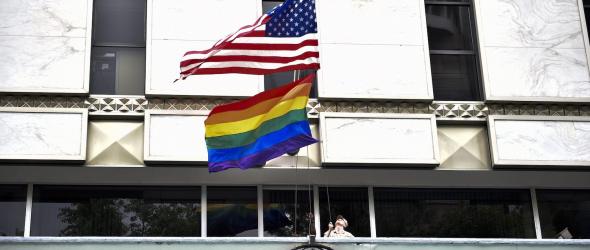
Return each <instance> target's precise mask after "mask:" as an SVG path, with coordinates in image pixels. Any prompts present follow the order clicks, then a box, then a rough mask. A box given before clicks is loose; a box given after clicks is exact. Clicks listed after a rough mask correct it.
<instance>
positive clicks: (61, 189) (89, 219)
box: [31, 186, 201, 237]
mask: <svg viewBox="0 0 590 250" xmlns="http://www.w3.org/2000/svg"><path fill="white" fill-rule="evenodd" d="M200 202H201V191H200V189H199V188H192V187H106V186H35V188H34V195H33V213H32V222H31V235H34V236H193V237H195V236H200V235H201V233H200V231H201V207H200Z"/></svg>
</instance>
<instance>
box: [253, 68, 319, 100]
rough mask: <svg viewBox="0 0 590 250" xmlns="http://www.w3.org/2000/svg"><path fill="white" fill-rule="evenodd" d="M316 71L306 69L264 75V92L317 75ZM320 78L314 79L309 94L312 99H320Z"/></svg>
mask: <svg viewBox="0 0 590 250" xmlns="http://www.w3.org/2000/svg"><path fill="white" fill-rule="evenodd" d="M315 72H316V71H315V70H312V69H306V70H299V71H287V72H278V73H274V74H269V75H264V90H270V89H273V88H276V87H279V86H282V85H285V84H288V83H292V82H294V81H295V80H296V79H301V78H304V77H306V76H308V75H309V74H311V73H315ZM317 86H318V78H317V76H316V77H314V78H313V82H312V87H311V91H310V93H309V97H310V98H317V97H318V88H317Z"/></svg>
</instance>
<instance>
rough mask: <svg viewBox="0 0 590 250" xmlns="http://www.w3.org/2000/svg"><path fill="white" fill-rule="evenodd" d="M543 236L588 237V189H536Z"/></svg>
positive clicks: (589, 234) (589, 212)
mask: <svg viewBox="0 0 590 250" xmlns="http://www.w3.org/2000/svg"><path fill="white" fill-rule="evenodd" d="M537 201H538V207H539V219H540V221H541V230H542V235H543V238H549V239H551V238H558V237H559V236H561V237H562V238H568V237H567V236H566V235H568V234H569V235H571V238H574V239H590V190H537Z"/></svg>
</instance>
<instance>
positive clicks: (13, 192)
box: [0, 185, 27, 236]
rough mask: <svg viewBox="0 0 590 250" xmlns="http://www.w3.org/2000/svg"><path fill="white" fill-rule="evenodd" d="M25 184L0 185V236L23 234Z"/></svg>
mask: <svg viewBox="0 0 590 250" xmlns="http://www.w3.org/2000/svg"><path fill="white" fill-rule="evenodd" d="M26 200H27V186H26V185H0V236H23V235H24V227H25V210H26V209H25V206H26Z"/></svg>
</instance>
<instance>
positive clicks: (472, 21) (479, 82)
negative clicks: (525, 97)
mask: <svg viewBox="0 0 590 250" xmlns="http://www.w3.org/2000/svg"><path fill="white" fill-rule="evenodd" d="M474 1H476V0H467V1H466V2H461V1H460V0H455V1H453V0H449V1H431V0H424V7H425V9H426V7H428V6H455V7H456V6H459V7H460V6H463V7H467V8H468V9H469V26H470V27H471V29H470V32H469V33H470V36H471V40H472V43H473V44H472V47H473V49H472V50H433V49H430V48H429V55H430V56H432V55H459V56H460V55H472V56H473V60H474V66H475V67H474V68H475V71H474V72H473V74H474V76H475V79H474V80H475V82H472V83H470V84H472V86H473V90H474V91H475V93H476V96H475V98H474V99H475V100H437V99H436V98H435V94H434V80H433V81H432V85H433V86H432V89H433V98H434V101H484V99H485V95H484V92H483V89H484V88H483V77H482V74H483V73H482V65H481V60H482V59H481V53H480V51H479V39H478V38H479V34H478V29H477V20H476V19H477V18H476V16H475V3H474ZM427 16H428V15H425V17H426V18H427ZM429 47H430V44H429ZM431 65H432V64H431ZM431 74H432V73H431Z"/></svg>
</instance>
